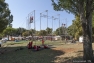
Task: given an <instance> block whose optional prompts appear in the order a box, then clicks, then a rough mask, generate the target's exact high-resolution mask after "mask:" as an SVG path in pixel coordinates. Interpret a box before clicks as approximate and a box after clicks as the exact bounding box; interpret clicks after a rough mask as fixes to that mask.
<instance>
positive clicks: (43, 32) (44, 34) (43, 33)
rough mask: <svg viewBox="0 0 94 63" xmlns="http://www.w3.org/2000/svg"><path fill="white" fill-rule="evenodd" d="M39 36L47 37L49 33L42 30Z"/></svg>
mask: <svg viewBox="0 0 94 63" xmlns="http://www.w3.org/2000/svg"><path fill="white" fill-rule="evenodd" d="M39 35H40V36H46V35H47V31H45V30H41V31H40V32H39Z"/></svg>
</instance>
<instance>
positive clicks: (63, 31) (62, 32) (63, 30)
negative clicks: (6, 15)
mask: <svg viewBox="0 0 94 63" xmlns="http://www.w3.org/2000/svg"><path fill="white" fill-rule="evenodd" d="M66 32H67V28H66V27H64V26H62V27H60V28H57V29H56V31H55V34H56V35H65V34H66Z"/></svg>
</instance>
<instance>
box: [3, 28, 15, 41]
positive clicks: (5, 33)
mask: <svg viewBox="0 0 94 63" xmlns="http://www.w3.org/2000/svg"><path fill="white" fill-rule="evenodd" d="M14 32H15V29H14V28H11V27H7V28H6V29H5V30H4V31H3V34H4V35H8V40H9V35H11V36H12V35H13V33H14Z"/></svg>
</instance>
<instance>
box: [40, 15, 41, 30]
mask: <svg viewBox="0 0 94 63" xmlns="http://www.w3.org/2000/svg"><path fill="white" fill-rule="evenodd" d="M40 31H41V13H40Z"/></svg>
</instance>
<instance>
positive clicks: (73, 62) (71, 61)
mask: <svg viewBox="0 0 94 63" xmlns="http://www.w3.org/2000/svg"><path fill="white" fill-rule="evenodd" d="M76 53H78V55H77V57H64V58H61V59H60V60H61V61H60V62H59V63H87V62H86V61H85V60H83V56H81V55H80V54H79V53H83V51H78V52H76ZM93 55H94V50H93ZM93 58H94V57H93ZM88 63H94V61H92V62H91V61H88Z"/></svg>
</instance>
